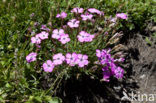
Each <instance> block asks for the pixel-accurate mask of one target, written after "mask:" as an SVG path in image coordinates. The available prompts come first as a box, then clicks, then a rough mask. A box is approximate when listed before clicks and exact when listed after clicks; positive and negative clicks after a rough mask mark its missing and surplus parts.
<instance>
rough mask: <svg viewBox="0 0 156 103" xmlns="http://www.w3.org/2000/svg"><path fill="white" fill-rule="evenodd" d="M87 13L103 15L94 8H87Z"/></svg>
mask: <svg viewBox="0 0 156 103" xmlns="http://www.w3.org/2000/svg"><path fill="white" fill-rule="evenodd" d="M88 11H89V12H90V13H96V14H99V15H102V14H103V13H102V12H101V11H100V10H97V9H95V8H89V9H88Z"/></svg>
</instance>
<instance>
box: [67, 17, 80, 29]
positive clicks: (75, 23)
mask: <svg viewBox="0 0 156 103" xmlns="http://www.w3.org/2000/svg"><path fill="white" fill-rule="evenodd" d="M79 23H80V21H78V20H76V19H72V20H70V21H69V22H68V23H67V25H68V26H69V27H70V28H77V27H79Z"/></svg>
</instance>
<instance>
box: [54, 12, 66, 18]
mask: <svg viewBox="0 0 156 103" xmlns="http://www.w3.org/2000/svg"><path fill="white" fill-rule="evenodd" d="M66 17H67V13H65V12H62V13H60V14H57V15H56V18H62V19H64V18H66Z"/></svg>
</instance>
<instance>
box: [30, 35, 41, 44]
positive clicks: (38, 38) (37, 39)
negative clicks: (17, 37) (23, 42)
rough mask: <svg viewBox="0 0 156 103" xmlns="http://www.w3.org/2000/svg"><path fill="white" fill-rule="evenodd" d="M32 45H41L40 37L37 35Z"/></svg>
mask: <svg viewBox="0 0 156 103" xmlns="http://www.w3.org/2000/svg"><path fill="white" fill-rule="evenodd" d="M31 43H33V44H34V43H36V44H40V43H41V39H40V37H39V35H36V36H35V37H31Z"/></svg>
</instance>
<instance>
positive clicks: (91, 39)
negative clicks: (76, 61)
mask: <svg viewBox="0 0 156 103" xmlns="http://www.w3.org/2000/svg"><path fill="white" fill-rule="evenodd" d="M94 37H95V35H91V34H89V33H87V35H86V38H85V42H91V41H93V38H94Z"/></svg>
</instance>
